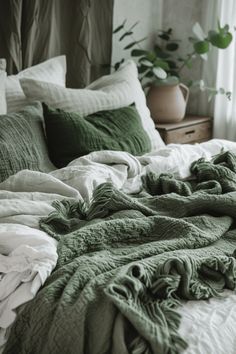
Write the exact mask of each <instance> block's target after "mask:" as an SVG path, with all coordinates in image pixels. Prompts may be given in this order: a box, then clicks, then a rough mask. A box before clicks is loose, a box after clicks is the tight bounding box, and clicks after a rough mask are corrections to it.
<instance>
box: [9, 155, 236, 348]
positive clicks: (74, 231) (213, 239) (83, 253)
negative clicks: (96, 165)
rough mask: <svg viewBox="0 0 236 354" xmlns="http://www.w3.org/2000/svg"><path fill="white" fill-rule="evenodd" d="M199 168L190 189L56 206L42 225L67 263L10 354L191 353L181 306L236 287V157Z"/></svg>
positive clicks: (100, 190) (107, 191)
mask: <svg viewBox="0 0 236 354" xmlns="http://www.w3.org/2000/svg"><path fill="white" fill-rule="evenodd" d="M191 170H192V173H193V176H194V177H195V181H191V182H186V181H179V180H176V179H175V178H174V177H173V176H172V178H170V176H169V175H165V176H163V175H161V176H158V175H156V176H155V178H154V176H151V178H150V176H149V175H148V176H146V177H145V178H146V183H147V184H148V181H150V180H151V181H152V185H151V186H150V185H149V184H148V186H149V189H152V190H159V187H158V186H159V184H160V182H161V184H162V186H163V189H162V191H161V190H159V192H158V193H159V195H153V196H151V195H150V194H147V193H146V192H145V191H143V193H142V194H141V195H139V196H138V197H137V196H136V197H135V196H131V195H127V194H125V193H123V192H122V191H119V190H117V189H116V188H115V187H114V186H113V185H112V184H111V183H105V184H102V185H100V186H98V187H97V188H96V189H95V191H94V195H93V199H92V201H91V202H90V203H88V204H87V203H83V202H82V201H73V200H71V199H70V200H64V201H56V202H54V203H53V204H52V206H53V207H54V208H55V211H53V212H52V213H51V214H50V215H49V216H48V217H46V218H43V219H42V220H41V227H42V228H43V230H44V231H46V232H47V233H49V234H50V235H52V236H53V237H54V238H55V239H56V240H57V241H58V263H57V266H56V269H55V271H54V273H53V274H52V275H51V276H50V277H49V278H48V280H47V282H46V283H45V286H44V287H43V288H42V289H41V291H40V292H39V293H38V294H37V296H36V297H35V298H34V299H33V300H32V301H31V302H30V303H28V304H26V306H25V307H24V309H23V311H21V312H20V313H19V316H18V318H17V320H16V322H15V324H14V325H13V328H12V330H11V335H10V338H9V340H8V343H7V345H6V348H5V351H4V354H12V353H15V352H17V353H19V354H21V353H31V352H34V353H35V354H40V353H54V354H57V353H58V354H59V353H63V352H65V351H66V352H69V353H78V354H79V353H81V354H82V353H90V354H95V353H101V354H106V353H111V354H113V353H123V352H125V353H126V352H127V353H132V352H133V353H134V352H136V353H148V354H166V353H169V354H177V353H179V354H180V353H183V350H184V349H185V348H186V347H187V343H186V342H185V341H184V340H183V339H182V338H181V337H180V334H179V332H178V329H179V326H180V322H181V316H180V314H179V313H178V312H177V311H176V309H177V308H178V306H179V305H180V300H181V299H185V300H196V301H199V300H206V299H209V298H211V297H214V296H215V297H216V296H219V295H220V293H221V292H222V291H223V289H229V290H234V289H235V287H236V277H235V274H236V259H235V252H236V229H235V220H236V194H235V193H236V182H235V180H236V178H235V174H236V156H235V155H234V154H232V153H230V152H228V153H224V154H221V155H220V156H217V157H215V158H214V159H213V160H212V161H205V160H204V159H200V160H198V161H196V162H195V163H194V164H193V165H192V167H191ZM160 178H161V179H162V180H161V181H160ZM173 181H174V182H175V183H174V184H173ZM154 183H156V188H155V186H154ZM184 183H186V188H185V189H183V184H184ZM187 190H188V191H189V192H188V195H187V194H186V191H187ZM119 328H120V330H119ZM122 328H123V329H124V331H123V333H122V330H121V329H122ZM120 336H121V337H120ZM121 345H122V346H123V345H124V346H125V349H126V351H123V352H122V351H121ZM226 352H227V350H226Z"/></svg>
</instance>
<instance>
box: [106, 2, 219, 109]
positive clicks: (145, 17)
mask: <svg viewBox="0 0 236 354" xmlns="http://www.w3.org/2000/svg"><path fill="white" fill-rule="evenodd" d="M210 1H211V2H214V1H215V0H115V3H114V17H113V28H114V29H115V28H116V27H117V26H119V25H120V24H121V23H122V22H123V21H124V19H127V26H131V25H132V24H133V23H134V22H136V21H140V23H139V24H138V25H137V27H136V28H135V29H134V36H135V39H140V38H142V37H145V36H148V40H146V41H145V42H143V43H142V47H143V48H144V49H151V48H152V46H153V44H154V43H155V40H156V34H157V30H158V29H168V28H170V27H171V28H173V30H174V33H175V37H176V38H179V39H182V40H183V42H182V43H181V50H182V52H183V53H186V52H188V50H189V49H191V47H190V48H188V47H187V46H186V43H188V41H187V38H188V37H189V36H191V35H192V26H193V25H194V23H195V22H199V23H200V24H201V25H202V26H203V27H204V22H206V21H205V20H204V15H205V11H206V7H207V5H208V4H209V2H210ZM208 29H209V28H205V30H206V32H207V30H208ZM119 36H120V33H119V34H118V33H117V34H114V35H113V51H112V64H113V65H114V63H116V62H117V61H119V60H120V59H122V58H125V59H127V58H129V57H130V50H127V51H124V50H123V47H124V46H125V45H126V44H128V43H129V42H130V41H132V39H131V38H127V39H126V41H122V42H119ZM185 39H186V41H185ZM202 72H203V62H202V60H201V59H197V60H196V62H194V65H193V68H192V69H191V70H188V69H185V70H184V76H185V78H186V79H193V80H197V79H200V78H201V74H202ZM212 75H213V76H214V73H213V74H212ZM210 81H212V80H210ZM205 95H206V94H205ZM199 97H200V94H199V93H198V92H197V93H196V92H195V93H192V94H191V95H190V100H189V103H188V106H187V111H188V113H192V114H194V113H201V114H207V109H206V108H204V107H206V105H207V103H206V104H205V105H204V107H203V111H202V110H201V107H199V102H200V101H199Z"/></svg>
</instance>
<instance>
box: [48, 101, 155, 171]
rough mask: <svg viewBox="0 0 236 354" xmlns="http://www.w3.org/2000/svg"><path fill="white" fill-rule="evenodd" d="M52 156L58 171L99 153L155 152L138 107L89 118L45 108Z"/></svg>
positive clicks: (92, 115) (119, 109) (103, 113)
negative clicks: (79, 158)
mask: <svg viewBox="0 0 236 354" xmlns="http://www.w3.org/2000/svg"><path fill="white" fill-rule="evenodd" d="M44 120H45V127H46V134H47V140H48V148H49V155H50V158H51V160H52V162H53V163H54V164H55V166H57V167H58V168H60V167H64V166H66V165H67V164H68V163H69V162H71V161H72V160H74V159H76V158H77V157H80V156H83V155H87V154H89V153H90V152H93V151H98V150H116V151H127V152H129V153H131V154H132V155H143V154H145V153H146V152H149V151H150V149H151V142H150V139H149V137H148V135H147V133H146V132H145V130H144V129H143V127H142V123H141V118H140V116H139V114H138V111H137V109H136V108H135V106H134V105H133V106H128V107H122V108H118V109H113V110H107V111H100V112H97V113H93V114H91V115H89V116H87V117H82V116H81V115H80V114H79V113H75V112H65V111H63V110H61V109H50V108H49V107H48V106H46V105H45V104H44Z"/></svg>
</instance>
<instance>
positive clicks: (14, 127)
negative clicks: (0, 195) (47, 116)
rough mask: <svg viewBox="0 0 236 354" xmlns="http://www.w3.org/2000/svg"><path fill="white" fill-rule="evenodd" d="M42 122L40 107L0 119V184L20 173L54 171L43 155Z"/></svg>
mask: <svg viewBox="0 0 236 354" xmlns="http://www.w3.org/2000/svg"><path fill="white" fill-rule="evenodd" d="M42 119H43V109H42V105H41V104H40V103H35V104H32V105H30V106H27V107H25V108H24V109H23V110H22V111H19V112H18V113H11V114H6V115H1V116H0V181H3V180H5V179H6V178H8V177H9V176H10V175H12V174H14V173H16V172H18V171H20V170H23V169H29V170H36V171H43V172H48V171H51V170H53V169H55V167H54V166H53V165H52V163H51V161H50V159H49V157H48V154H47V147H46V142H45V137H44V132H43V124H42Z"/></svg>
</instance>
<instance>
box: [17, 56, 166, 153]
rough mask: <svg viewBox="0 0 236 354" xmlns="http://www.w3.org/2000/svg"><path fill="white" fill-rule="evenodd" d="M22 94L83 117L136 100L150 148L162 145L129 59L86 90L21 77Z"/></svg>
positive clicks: (126, 104) (135, 69)
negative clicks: (149, 141) (150, 144)
mask: <svg viewBox="0 0 236 354" xmlns="http://www.w3.org/2000/svg"><path fill="white" fill-rule="evenodd" d="M20 83H21V86H22V88H23V91H24V93H25V95H26V96H27V97H28V98H29V99H31V100H34V101H35V100H36V101H43V102H45V103H47V104H48V105H49V106H51V107H54V108H60V109H63V110H65V111H68V112H73V111H76V112H78V113H80V114H81V115H83V116H86V115H88V114H92V113H95V112H98V111H102V110H109V109H116V108H121V107H124V106H128V105H130V104H132V103H135V105H136V108H137V110H138V112H139V114H140V117H141V120H142V124H143V127H144V129H145V130H146V132H147V133H148V136H149V137H150V140H151V143H152V150H157V149H158V148H160V147H163V146H164V142H163V141H162V139H161V137H160V135H159V133H158V132H157V130H156V129H155V126H154V123H153V120H152V118H151V117H150V112H149V109H148V108H147V106H146V98H145V94H144V92H143V90H142V87H141V84H140V82H139V80H138V71H137V67H136V65H135V63H134V62H133V61H132V60H129V61H126V62H125V63H124V64H123V65H122V66H121V67H120V69H119V70H118V71H116V72H114V73H112V74H111V75H106V76H103V77H101V78H99V79H98V80H96V81H94V82H93V83H92V84H90V85H89V86H87V87H86V88H85V89H69V88H63V87H60V86H58V85H53V84H51V83H47V82H42V81H41V82H40V81H36V80H32V79H25V78H23V79H20Z"/></svg>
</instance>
